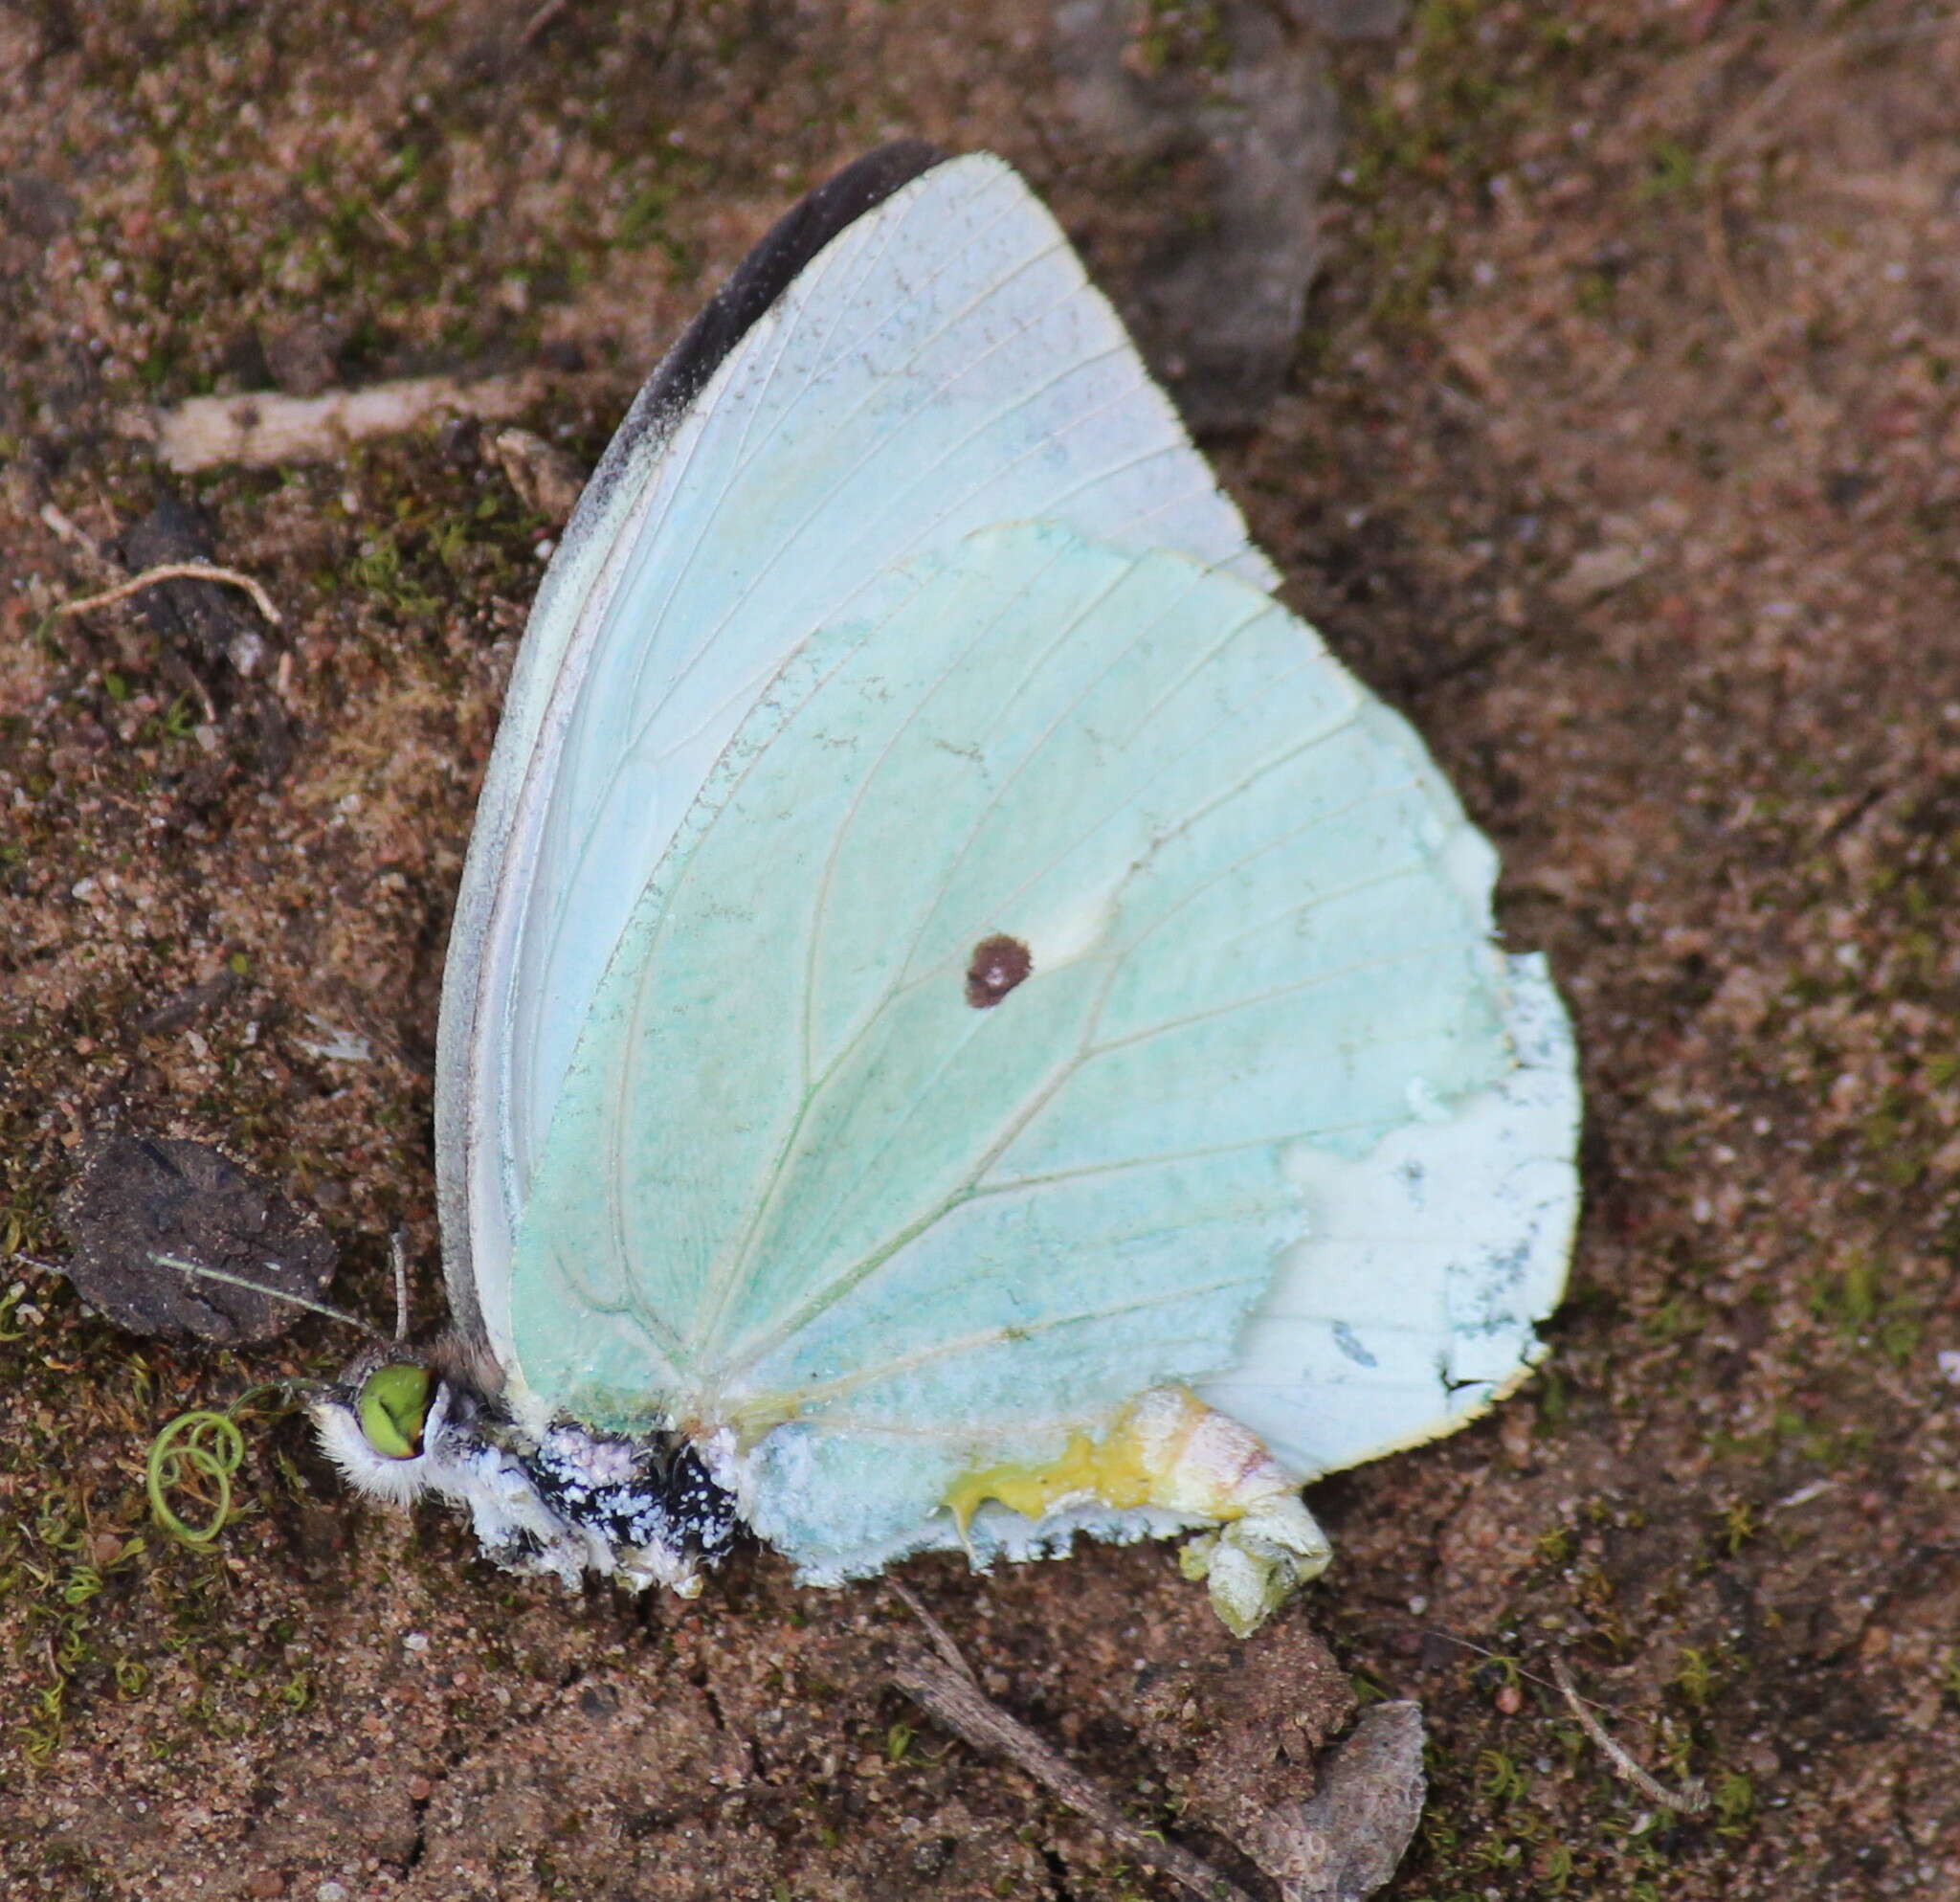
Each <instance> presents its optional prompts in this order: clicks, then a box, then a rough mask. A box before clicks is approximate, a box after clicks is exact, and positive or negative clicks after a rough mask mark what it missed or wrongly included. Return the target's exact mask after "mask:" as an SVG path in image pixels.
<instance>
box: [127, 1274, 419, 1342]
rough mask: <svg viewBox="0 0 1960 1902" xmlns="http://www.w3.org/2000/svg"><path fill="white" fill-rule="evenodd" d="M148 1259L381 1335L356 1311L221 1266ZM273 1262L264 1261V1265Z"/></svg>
mask: <svg viewBox="0 0 1960 1902" xmlns="http://www.w3.org/2000/svg"><path fill="white" fill-rule="evenodd" d="M150 1260H151V1261H152V1262H153V1263H155V1264H156V1265H157V1266H158V1267H160V1268H175V1269H176V1270H177V1272H178V1273H179V1274H183V1275H197V1276H200V1277H202V1278H203V1279H204V1280H205V1281H221V1282H223V1283H224V1284H225V1285H226V1286H227V1287H244V1288H250V1289H251V1291H252V1292H253V1293H254V1294H262V1295H264V1296H265V1298H266V1299H267V1300H268V1301H284V1302H289V1303H290V1304H291V1305H292V1306H293V1307H295V1308H304V1309H306V1310H307V1311H308V1312H309V1313H313V1314H324V1315H325V1316H326V1318H327V1319H328V1320H329V1321H339V1322H340V1323H342V1325H343V1326H345V1327H349V1328H358V1329H359V1330H360V1331H361V1332H362V1333H364V1334H366V1335H367V1338H368V1339H369V1340H376V1341H378V1340H381V1339H383V1338H384V1336H383V1334H382V1332H381V1330H380V1329H379V1328H377V1327H374V1326H373V1325H372V1324H371V1323H369V1322H367V1321H364V1320H362V1318H361V1317H360V1315H358V1314H349V1313H348V1312H347V1310H346V1309H345V1308H330V1307H328V1306H327V1304H326V1303H325V1302H323V1301H309V1300H308V1299H307V1298H306V1297H305V1296H304V1295H303V1294H289V1293H287V1292H286V1290H285V1289H284V1288H282V1287H268V1286H267V1285H266V1284H265V1283H264V1282H262V1281H252V1280H250V1279H248V1278H247V1277H246V1276H244V1275H234V1274H227V1273H226V1272H225V1270H224V1269H223V1268H207V1267H206V1266H204V1265H203V1264H202V1263H199V1262H187V1261H186V1260H185V1259H184V1258H183V1257H182V1256H181V1255H152V1256H151V1257H150ZM273 1265H274V1264H273V1263H271V1262H268V1263H267V1264H266V1266H267V1267H272V1266H273Z"/></svg>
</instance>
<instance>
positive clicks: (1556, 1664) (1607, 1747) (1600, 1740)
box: [1551, 1658, 1708, 1816]
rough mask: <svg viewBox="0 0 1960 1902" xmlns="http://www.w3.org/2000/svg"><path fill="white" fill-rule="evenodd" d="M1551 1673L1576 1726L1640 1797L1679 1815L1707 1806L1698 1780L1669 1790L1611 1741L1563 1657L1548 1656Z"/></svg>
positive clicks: (1688, 1781)
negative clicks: (1676, 1789) (1573, 1680)
mask: <svg viewBox="0 0 1960 1902" xmlns="http://www.w3.org/2000/svg"><path fill="white" fill-rule="evenodd" d="M1551 1674H1552V1677H1553V1678H1554V1679H1555V1680H1556V1681H1557V1684H1558V1688H1559V1691H1560V1694H1561V1695H1562V1696H1563V1697H1564V1698H1565V1700H1566V1708H1567V1709H1568V1710H1569V1711H1570V1712H1571V1713H1572V1716H1573V1717H1574V1718H1575V1719H1576V1720H1577V1723H1578V1726H1579V1728H1580V1729H1581V1730H1582V1731H1584V1732H1585V1733H1586V1734H1587V1735H1588V1736H1589V1737H1591V1738H1592V1739H1593V1742H1594V1743H1596V1744H1597V1745H1598V1746H1599V1748H1600V1749H1601V1750H1603V1751H1604V1752H1605V1753H1606V1757H1607V1761H1608V1762H1610V1763H1611V1764H1612V1765H1613V1767H1614V1768H1615V1770H1616V1771H1618V1772H1619V1774H1620V1775H1621V1776H1622V1777H1624V1778H1625V1779H1626V1780H1627V1781H1628V1782H1629V1783H1631V1784H1633V1786H1634V1787H1635V1788H1636V1789H1637V1790H1638V1791H1639V1792H1640V1794H1641V1795H1642V1796H1644V1797H1648V1798H1650V1799H1651V1800H1652V1801H1655V1802H1658V1803H1659V1805H1660V1806H1661V1807H1662V1808H1663V1809H1671V1810H1676V1811H1678V1812H1679V1813H1680V1814H1681V1815H1682V1816H1700V1815H1701V1814H1702V1812H1703V1811H1704V1810H1705V1809H1706V1808H1707V1807H1708V1792H1707V1790H1706V1789H1705V1788H1704V1786H1703V1784H1702V1783H1701V1781H1700V1779H1697V1778H1693V1777H1690V1778H1689V1779H1687V1780H1686V1781H1685V1782H1683V1783H1682V1786H1681V1789H1680V1790H1679V1791H1675V1790H1670V1789H1669V1788H1668V1787H1667V1785H1666V1784H1665V1783H1663V1782H1661V1781H1660V1779H1659V1778H1658V1777H1656V1776H1655V1775H1654V1774H1653V1772H1652V1771H1650V1770H1648V1769H1646V1768H1644V1767H1643V1766H1642V1765H1641V1764H1640V1763H1638V1762H1637V1761H1636V1760H1635V1758H1634V1757H1633V1755H1632V1753H1631V1752H1629V1751H1628V1750H1627V1749H1626V1747H1625V1746H1624V1745H1623V1744H1620V1743H1617V1742H1615V1739H1614V1738H1613V1737H1612V1736H1611V1735H1609V1734H1608V1733H1607V1729H1606V1726H1605V1725H1604V1724H1602V1723H1601V1722H1600V1721H1599V1719H1598V1718H1597V1717H1595V1716H1594V1715H1593V1712H1591V1711H1589V1710H1588V1709H1587V1708H1586V1700H1585V1699H1584V1698H1582V1697H1581V1696H1580V1695H1579V1693H1578V1691H1577V1690H1575V1689H1573V1688H1572V1674H1571V1672H1570V1671H1569V1670H1567V1669H1566V1661H1565V1660H1564V1659H1563V1658H1554V1659H1552V1661H1551Z"/></svg>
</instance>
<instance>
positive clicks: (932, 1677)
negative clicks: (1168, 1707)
mask: <svg viewBox="0 0 1960 1902" xmlns="http://www.w3.org/2000/svg"><path fill="white" fill-rule="evenodd" d="M915 1609H916V1607H915ZM929 1628H930V1627H929V1625H928V1629H929ZM950 1643H951V1640H950V1639H948V1640H947V1644H950ZM954 1656H955V1658H956V1659H957V1658H958V1653H957V1651H955V1653H954ZM886 1676H887V1677H888V1678H889V1679H890V1680H891V1682H892V1683H893V1684H894V1685H896V1686H897V1687H898V1688H899V1689H901V1690H902V1691H903V1692H904V1693H905V1695H906V1696H907V1697H909V1698H911V1700H912V1701H913V1702H914V1703H915V1704H917V1705H918V1706H919V1707H920V1708H921V1709H922V1710H923V1711H924V1712H925V1713H926V1714H927V1715H928V1716H929V1717H932V1718H933V1719H934V1720H935V1721H937V1722H938V1723H941V1724H943V1725H945V1726H946V1728H947V1730H949V1731H951V1732H952V1733H953V1734H954V1735H955V1736H959V1737H964V1738H965V1739H966V1741H967V1742H968V1743H969V1744H971V1745H972V1746H973V1748H974V1749H975V1750H984V1751H991V1752H997V1753H998V1754H999V1755H1000V1756H1002V1757H1006V1758H1007V1759H1008V1760H1009V1762H1011V1763H1013V1764H1015V1765H1016V1766H1018V1767H1019V1768H1020V1769H1022V1770H1024V1771H1026V1772H1027V1774H1028V1775H1029V1776H1030V1777H1032V1778H1033V1779H1035V1780H1036V1782H1037V1783H1039V1784H1040V1785H1041V1787H1042V1788H1043V1789H1045V1790H1046V1791H1048V1793H1049V1794H1050V1795H1051V1796H1055V1797H1058V1798H1059V1799H1060V1800H1061V1801H1063V1802H1065V1803H1066V1804H1067V1805H1068V1806H1069V1807H1070V1808H1071V1809H1072V1810H1074V1811H1075V1812H1076V1813H1077V1814H1078V1815H1079V1816H1082V1817H1085V1818H1087V1819H1088V1821H1089V1822H1090V1823H1092V1824H1094V1825H1095V1826H1096V1827H1097V1828H1098V1829H1100V1830H1102V1832H1103V1834H1104V1835H1105V1836H1107V1837H1108V1838H1109V1839H1110V1840H1111V1841H1112V1842H1114V1843H1117V1844H1120V1845H1121V1846H1122V1847H1124V1848H1125V1849H1126V1850H1127V1851H1128V1852H1129V1853H1130V1854H1131V1855H1132V1856H1134V1857H1135V1858H1136V1859H1137V1861H1138V1862H1140V1863H1144V1864H1147V1866H1148V1867H1149V1868H1154V1869H1158V1870H1160V1871H1161V1872H1162V1873H1164V1874H1165V1875H1168V1876H1169V1877H1170V1878H1171V1879H1172V1880H1173V1881H1175V1882H1180V1883H1182V1884H1183V1885H1184V1887H1185V1888H1187V1889H1188V1890H1190V1891H1191V1892H1192V1894H1193V1895H1200V1896H1203V1897H1205V1898H1206V1902H1252V1898H1251V1897H1250V1896H1249V1895H1247V1894H1246V1892H1245V1891H1244V1890H1242V1889H1240V1888H1239V1887H1238V1885H1237V1884H1236V1883H1235V1882H1232V1881H1230V1880H1229V1879H1228V1878H1227V1877H1225V1876H1222V1875H1220V1874H1219V1873H1218V1871H1217V1870H1216V1869H1214V1868H1213V1867H1212V1866H1211V1865H1210V1864H1209V1863H1206V1862H1201V1861H1200V1860H1199V1859H1198V1858H1197V1857H1196V1856H1194V1855H1192V1853H1191V1851H1190V1850H1189V1849H1180V1848H1179V1847H1178V1846H1177V1845H1176V1844H1175V1843H1166V1842H1162V1841H1160V1840H1159V1839H1158V1838H1157V1837H1155V1836H1152V1835H1149V1834H1147V1833H1146V1832H1145V1831H1144V1830H1142V1829H1139V1828H1138V1827H1137V1825H1136V1824H1134V1823H1132V1822H1131V1821H1130V1820H1129V1819H1128V1818H1127V1817H1126V1816H1125V1815H1124V1814H1123V1812H1122V1811H1121V1810H1119V1809H1118V1808H1117V1807H1116V1805H1115V1804H1114V1803H1112V1802H1111V1801H1109V1799H1108V1798H1107V1797H1105V1796H1104V1795H1103V1792H1102V1791H1101V1790H1099V1789H1098V1788H1097V1787H1096V1785H1095V1784H1094V1783H1092V1782H1091V1781H1090V1780H1089V1779H1088V1778H1086V1777H1085V1776H1083V1775H1082V1773H1081V1772H1080V1770H1078V1769H1077V1768H1076V1767H1075V1765H1074V1764H1072V1763H1070V1762H1069V1761H1068V1759H1067V1758H1066V1757H1062V1756H1061V1755H1060V1754H1059V1753H1058V1752H1057V1751H1055V1750H1052V1749H1051V1748H1050V1747H1049V1746H1048V1745H1047V1744H1046V1743H1044V1742H1043V1741H1042V1740H1041V1739H1040V1738H1039V1737H1038V1736H1036V1734H1035V1733H1034V1732H1033V1731H1031V1730H1030V1729H1029V1728H1028V1727H1027V1726H1026V1725H1025V1724H1023V1723H1021V1722H1020V1721H1019V1719H1017V1718H1014V1717H1011V1716H1009V1715H1008V1713H1007V1712H1005V1711H1003V1710H1002V1709H1001V1708H1000V1706H999V1705H998V1704H996V1703H994V1702H993V1701H992V1699H991V1698H989V1697H987V1696H985V1695H984V1694H983V1693H982V1692H981V1690H980V1688H979V1687H978V1686H977V1685H976V1684H975V1683H974V1682H973V1680H972V1678H971V1677H970V1676H969V1674H968V1672H967V1669H966V1666H965V1663H964V1661H960V1662H959V1663H958V1667H957V1668H956V1667H955V1666H954V1665H953V1664H948V1663H947V1662H946V1661H945V1660H944V1659H943V1658H941V1657H937V1656H935V1655H933V1653H931V1652H928V1651H925V1650H924V1649H921V1648H919V1647H917V1646H908V1647H907V1648H905V1649H904V1650H902V1651H901V1652H900V1653H899V1654H898V1655H897V1656H896V1657H895V1658H894V1659H893V1660H892V1661H891V1664H890V1665H889V1666H888V1667H887V1668H886Z"/></svg>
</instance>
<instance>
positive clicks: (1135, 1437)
mask: <svg viewBox="0 0 1960 1902" xmlns="http://www.w3.org/2000/svg"><path fill="white" fill-rule="evenodd" d="M1294 1488H1295V1481H1294V1480H1293V1478H1292V1476H1291V1475H1290V1474H1288V1473H1287V1472H1286V1471H1285V1470H1284V1468H1282V1467H1281V1466H1279V1465H1278V1464H1277V1463H1276V1462H1275V1461H1274V1460H1273V1458H1272V1456H1271V1455H1270V1454H1269V1453H1268V1452H1267V1451H1266V1449H1265V1448H1264V1446H1262V1445H1261V1444H1260V1443H1259V1441H1258V1436H1257V1435H1255V1434H1253V1433H1252V1432H1250V1431H1249V1430H1248V1429H1247V1428H1245V1427H1243V1426H1240V1425H1239V1424H1238V1422H1237V1421H1235V1420H1228V1419H1227V1418H1226V1417H1225V1416H1224V1415H1223V1414H1219V1413H1214V1412H1213V1411H1212V1409H1211V1408H1210V1407H1208V1406H1206V1405H1205V1403H1204V1402H1203V1401H1202V1400H1200V1399H1198V1398H1197V1396H1196V1395H1194V1394H1192V1392H1190V1391H1189V1389H1187V1388H1184V1387H1153V1388H1151V1389H1150V1391H1149V1392H1148V1393H1147V1394H1143V1395H1140V1396H1139V1397H1138V1398H1137V1399H1134V1400H1132V1401H1131V1402H1130V1403H1129V1405H1128V1406H1126V1407H1125V1408H1124V1410H1123V1411H1122V1413H1120V1414H1119V1415H1117V1417H1116V1420H1115V1421H1114V1422H1113V1423H1112V1424H1111V1426H1110V1428H1109V1430H1108V1432H1106V1433H1104V1434H1103V1435H1102V1437H1101V1438H1100V1439H1098V1438H1092V1437H1091V1436H1090V1435H1089V1434H1087V1433H1072V1434H1070V1435H1069V1439H1068V1444H1067V1445H1066V1446H1065V1447H1064V1448H1063V1449H1062V1451H1061V1453H1060V1455H1059V1457H1058V1458H1057V1459H1054V1460H1050V1461H1049V1462H1047V1464H1046V1465H1043V1466H1022V1465H1009V1466H988V1467H986V1468H985V1469H983V1470H981V1471H979V1472H970V1473H965V1474H962V1475H961V1477H960V1478H959V1479H957V1480H955V1481H954V1482H953V1484H952V1486H951V1487H949V1488H947V1495H946V1504H947V1510H949V1511H950V1512H951V1513H952V1515H953V1518H954V1521H955V1522H956V1523H957V1524H958V1526H959V1528H960V1531H961V1532H962V1533H965V1532H966V1530H967V1528H968V1526H969V1524H971V1522H972V1518H973V1514H974V1513H975V1512H977V1511H978V1510H980V1508H981V1507H982V1506H984V1505H986V1504H987V1502H988V1501H989V1500H994V1501H997V1502H998V1503H999V1504H1000V1505H1002V1506H1005V1507H1006V1508H1007V1509H1008V1510H1010V1511H1013V1512H1018V1513H1020V1514H1021V1515H1022V1516H1023V1517H1024V1518H1029V1519H1041V1518H1045V1517H1046V1516H1047V1515H1048V1514H1049V1513H1050V1512H1053V1511H1056V1510H1059V1509H1061V1508H1064V1507H1068V1506H1077V1505H1088V1504H1090V1503H1092V1502H1094V1503H1096V1504H1099V1505H1103V1506H1107V1507H1110V1508H1113V1509H1114V1510H1119V1511H1130V1510H1135V1509H1137V1508H1139V1507H1145V1506H1155V1507H1160V1508H1163V1509H1164V1510H1169V1511H1173V1512H1178V1513H1182V1514H1186V1515H1188V1516H1190V1517H1192V1518H1199V1519H1210V1520H1213V1521H1214V1522H1218V1523H1223V1522H1224V1521H1226V1520H1230V1519H1237V1518H1242V1517H1243V1516H1244V1515H1245V1513H1247V1512H1248V1511H1250V1510H1252V1509H1253V1508H1254V1507H1255V1506H1256V1505H1258V1504H1259V1503H1260V1502H1261V1501H1263V1500H1266V1499H1268V1498H1271V1497H1272V1496H1274V1495H1275V1494H1276V1493H1281V1492H1290V1491H1292V1490H1293V1489H1294Z"/></svg>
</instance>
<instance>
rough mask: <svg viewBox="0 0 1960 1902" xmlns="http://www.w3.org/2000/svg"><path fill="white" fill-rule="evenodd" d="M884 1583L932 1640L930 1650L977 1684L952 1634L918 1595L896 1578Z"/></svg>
mask: <svg viewBox="0 0 1960 1902" xmlns="http://www.w3.org/2000/svg"><path fill="white" fill-rule="evenodd" d="M884 1582H885V1584H886V1586H887V1587H888V1588H889V1589H890V1591H891V1593H892V1596H893V1597H894V1598H896V1599H897V1600H899V1601H900V1602H901V1603H902V1605H903V1606H904V1607H905V1609H906V1610H907V1611H909V1612H910V1613H911V1614H912V1616H913V1617H914V1618H916V1619H917V1620H918V1621H919V1622H920V1623H921V1624H923V1625H924V1627H925V1635H926V1636H927V1637H928V1638H930V1639H931V1640H932V1648H933V1649H934V1650H935V1651H937V1652H938V1653H939V1655H940V1656H941V1657H942V1658H944V1659H945V1660H946V1661H947V1664H949V1665H950V1666H951V1667H953V1669H954V1670H956V1671H958V1672H959V1674H960V1675H961V1676H962V1677H963V1678H965V1679H966V1680H967V1682H968V1683H969V1684H978V1683H979V1682H980V1680H979V1679H978V1678H977V1677H975V1676H974V1675H973V1667H972V1666H971V1665H969V1663H968V1662H967V1660H966V1658H965V1656H964V1655H963V1653H962V1652H961V1650H960V1647H959V1646H958V1645H955V1644H954V1643H953V1637H952V1633H951V1632H949V1631H948V1630H947V1628H946V1626H945V1625H943V1624H942V1623H941V1622H939V1620H938V1619H936V1618H934V1617H933V1615H932V1614H931V1613H930V1612H929V1611H927V1610H926V1609H925V1604H924V1600H922V1599H921V1598H920V1597H919V1595H918V1593H917V1592H915V1591H913V1589H912V1588H911V1587H910V1586H909V1585H903V1584H901V1583H900V1582H899V1580H898V1579H896V1578H887V1579H886V1580H885V1581H884Z"/></svg>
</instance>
